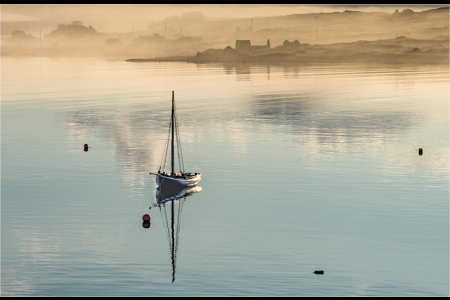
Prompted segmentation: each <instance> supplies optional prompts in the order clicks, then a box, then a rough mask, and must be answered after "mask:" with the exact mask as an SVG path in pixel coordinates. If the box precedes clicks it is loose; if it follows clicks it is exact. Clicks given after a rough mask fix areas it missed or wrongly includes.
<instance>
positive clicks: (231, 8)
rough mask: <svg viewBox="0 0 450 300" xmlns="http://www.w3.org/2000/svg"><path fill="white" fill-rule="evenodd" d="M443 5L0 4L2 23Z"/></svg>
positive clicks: (422, 7) (423, 7) (287, 12)
mask: <svg viewBox="0 0 450 300" xmlns="http://www.w3.org/2000/svg"><path fill="white" fill-rule="evenodd" d="M440 6H444V5H416V4H404V5H395V4H394V5H386V4H383V5H376V4H375V5H374V4H363V5H359V4H355V5H343V4H339V5H305V4H300V5H291V4H284V5H276V4H269V5H267V4H265V5H260V4H245V5H236V4H189V5H187V4H166V5H162V4H155V5H152V4H131V5H129V4H63V5H60V4H2V5H1V18H2V19H1V20H2V21H14V20H17V21H52V20H54V21H56V22H58V21H67V20H75V19H76V20H85V21H93V20H102V21H132V20H147V21H159V20H162V19H164V18H165V17H168V16H172V15H182V14H183V13H186V12H188V11H201V12H203V14H204V15H205V16H206V17H207V18H213V17H257V16H276V15H289V14H295V13H302V14H303V13H318V12H325V13H326V12H335V11H344V10H346V9H350V10H359V11H383V12H391V13H392V12H394V10H395V9H400V10H401V9H404V8H411V9H413V10H414V11H422V10H427V9H432V8H437V7H440Z"/></svg>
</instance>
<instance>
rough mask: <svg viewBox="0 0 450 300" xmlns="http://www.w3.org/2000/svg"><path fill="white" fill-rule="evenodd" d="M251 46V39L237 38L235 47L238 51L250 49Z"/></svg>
mask: <svg viewBox="0 0 450 300" xmlns="http://www.w3.org/2000/svg"><path fill="white" fill-rule="evenodd" d="M251 47H252V44H251V43H250V40H236V44H235V46H234V49H235V50H237V51H249V50H250V48H251Z"/></svg>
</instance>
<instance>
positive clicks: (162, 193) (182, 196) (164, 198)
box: [154, 181, 202, 283]
mask: <svg viewBox="0 0 450 300" xmlns="http://www.w3.org/2000/svg"><path fill="white" fill-rule="evenodd" d="M201 190H202V187H201V186H199V185H194V186H189V187H187V186H183V185H179V184H177V183H173V182H169V181H168V182H164V183H163V184H161V185H160V186H159V187H158V188H157V190H156V201H157V203H156V204H155V205H154V206H157V207H159V211H160V213H161V216H162V220H163V222H164V227H165V228H166V231H167V239H168V241H169V247H170V258H171V260H172V283H173V282H174V281H175V269H176V258H177V251H178V241H179V233H180V225H181V211H182V209H183V205H184V203H185V201H186V198H187V197H189V196H192V195H193V194H195V193H199V192H201Z"/></svg>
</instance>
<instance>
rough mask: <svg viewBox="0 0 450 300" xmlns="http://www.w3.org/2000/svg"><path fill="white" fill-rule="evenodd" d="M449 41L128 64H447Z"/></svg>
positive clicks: (215, 53) (210, 53) (305, 47)
mask: <svg viewBox="0 0 450 300" xmlns="http://www.w3.org/2000/svg"><path fill="white" fill-rule="evenodd" d="M448 44H449V39H448V37H447V38H443V39H435V40H419V39H412V38H406V37H397V38H395V39H390V40H378V41H357V42H352V43H339V44H330V45H314V46H311V45H309V44H301V45H298V46H297V47H294V48H293V47H283V46H278V47H275V48H271V49H266V50H259V51H257V52H256V51H255V52H251V51H236V50H235V49H232V48H231V47H227V48H225V49H223V50H221V49H208V50H206V51H203V52H198V53H197V55H194V56H181V55H180V56H167V57H154V58H129V59H125V61H128V62H188V63H199V64H201V63H251V64H255V63H256V64H317V63H370V64H375V63H377V64H389V65H395V64H421V65H422V64H447V65H448V64H449V47H448Z"/></svg>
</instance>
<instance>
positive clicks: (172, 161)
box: [170, 91, 175, 175]
mask: <svg viewBox="0 0 450 300" xmlns="http://www.w3.org/2000/svg"><path fill="white" fill-rule="evenodd" d="M171 123H172V146H171V148H170V161H171V164H172V175H175V168H174V166H175V164H174V153H173V152H174V136H175V131H174V123H175V100H174V96H173V91H172V122H171Z"/></svg>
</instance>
